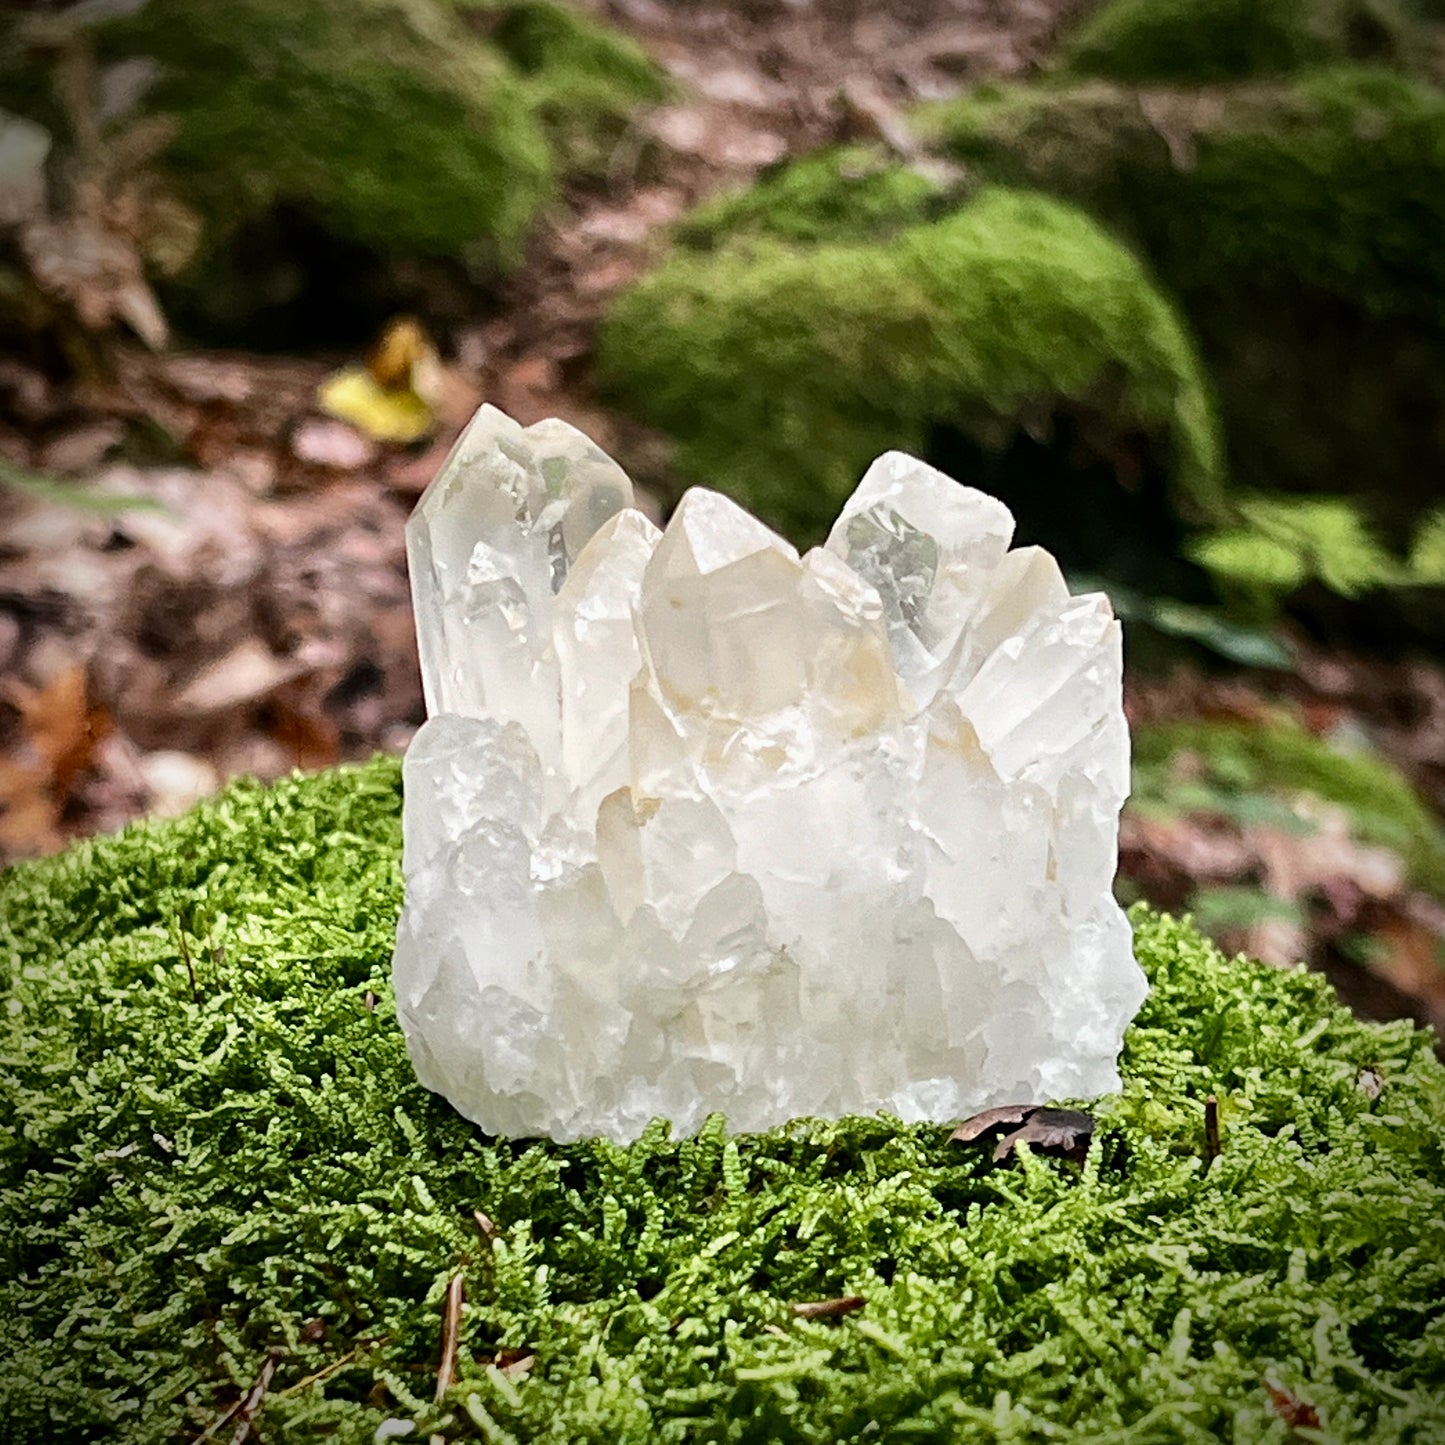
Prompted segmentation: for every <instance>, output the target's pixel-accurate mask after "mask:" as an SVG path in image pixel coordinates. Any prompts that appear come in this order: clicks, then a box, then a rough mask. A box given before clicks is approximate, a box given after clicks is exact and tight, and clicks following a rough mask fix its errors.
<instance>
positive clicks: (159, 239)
mask: <svg viewBox="0 0 1445 1445" xmlns="http://www.w3.org/2000/svg"><path fill="white" fill-rule="evenodd" d="M58 35H61V36H64V35H68V36H69V38H68V39H67V41H66V45H67V46H68V51H62V53H63V54H64V53H68V54H70V56H71V58H70V60H69V61H67V62H59V61H56V60H55V53H54V51H53V49H52V47H53V46H54V44H55V41H56V37H57V36H58ZM77 56H83V57H86V58H87V60H88V62H90V63H92V64H93V66H94V67H95V70H96V73H98V74H100V75H102V76H104V77H106V78H107V79H106V82H105V86H107V87H108V89H107V88H105V87H102V86H100V85H99V83H98V82H97V85H96V87H94V89H95V94H94V95H90V93H89V92H88V91H87V90H86V89H85V87H84V86H80V88H79V91H78V93H77V85H78V82H77V79H76V74H77V73H80V74H82V75H84V74H86V73H88V72H76V57H77ZM67 67H68V68H67ZM0 87H3V89H4V92H5V105H6V107H7V108H13V109H15V110H17V111H19V112H21V113H23V114H25V115H27V116H29V117H31V118H32V119H34V120H36V121H39V122H40V123H42V124H44V125H45V126H46V127H47V128H49V129H50V131H51V132H52V133H53V135H54V136H55V139H56V143H57V147H58V148H59V149H60V150H62V151H64V152H66V153H69V152H71V151H75V152H77V153H85V154H87V155H89V152H88V151H86V146H87V145H89V146H90V148H91V150H96V149H97V148H98V150H99V154H100V156H101V157H102V158H104V159H105V163H106V165H107V166H108V167H109V171H108V174H110V176H111V179H112V181H113V182H118V181H119V180H121V179H122V178H123V177H124V176H125V175H126V173H127V172H126V167H130V169H131V170H137V169H140V170H143V171H144V173H145V174H146V175H148V176H149V178H150V180H149V187H148V189H147V191H146V192H145V194H146V195H147V196H148V197H149V200H148V201H147V203H146V205H145V207H143V209H142V212H141V214H140V215H139V216H137V217H135V218H133V221H134V222H135V223H136V224H138V225H139V226H140V234H141V236H142V241H143V244H142V250H143V252H144V253H145V259H146V261H147V263H148V265H149V267H150V269H151V270H152V272H153V273H154V274H156V275H157V276H158V277H159V278H160V280H161V283H162V289H163V291H164V298H165V300H166V302H167V306H168V309H170V310H172V311H173V313H174V314H175V316H176V318H177V319H178V320H180V321H181V322H182V323H184V324H186V325H188V326H189V327H190V328H191V329H192V330H193V331H195V332H196V333H197V334H199V335H202V336H205V337H211V338H214V337H219V338H221V339H224V340H231V341H233V342H234V341H237V340H240V341H242V342H245V343H248V344H256V343H257V342H258V341H259V342H261V343H263V344H265V343H271V344H274V343H275V342H276V341H277V340H278V339H282V338H281V337H280V336H277V335H273V334H271V333H270V332H269V331H268V329H267V327H268V324H269V325H270V326H272V327H274V326H277V325H280V324H281V322H282V321H285V322H286V323H287V324H290V325H293V326H298V325H299V326H300V328H301V329H300V330H299V331H298V332H297V333H296V334H295V335H294V336H290V337H286V339H290V340H292V341H293V342H294V343H295V344H298V345H302V346H306V347H315V346H316V345H317V344H318V342H324V341H325V340H326V339H328V338H327V336H326V335H325V329H326V328H327V327H328V326H329V325H333V324H338V323H337V321H336V319H335V318H333V317H332V316H331V315H330V314H329V313H330V311H331V310H332V308H335V309H336V310H338V311H339V312H340V313H341V314H342V316H343V317H344V314H345V311H346V310H347V308H348V307H349V308H350V309H352V310H353V311H360V312H363V313H368V312H369V310H371V309H374V308H375V307H377V306H380V305H383V303H385V302H387V301H389V302H390V303H391V304H393V305H394V304H395V303H396V302H397V300H399V299H402V298H403V296H404V294H405V289H406V285H407V284H408V282H407V278H411V281H410V283H409V284H411V285H412V286H413V287H415V288H416V289H420V283H419V282H418V281H417V280H416V277H417V275H418V274H421V275H422V276H426V275H429V274H430V271H429V269H428V268H430V270H439V269H440V263H442V262H447V263H450V264H451V266H452V270H453V271H457V270H463V271H465V273H466V275H467V276H468V277H469V278H473V279H475V280H479V281H480V280H487V279H491V278H494V277H495V276H496V274H497V273H498V272H499V271H501V270H504V269H506V268H508V267H510V266H511V265H512V264H514V263H515V262H516V261H517V260H519V259H520V257H521V254H522V250H523V247H524V245H525V242H526V240H527V237H528V236H529V235H530V234H531V232H532V230H533V228H534V226H535V225H536V224H537V222H538V218H539V215H540V213H541V212H542V210H543V208H544V207H545V206H547V205H548V204H549V203H550V202H553V201H555V199H556V196H557V192H558V189H559V182H560V181H561V180H563V179H564V178H565V179H569V180H576V179H578V178H579V177H589V176H594V175H595V173H596V172H597V169H598V167H599V166H600V165H602V164H603V163H604V162H605V160H606V157H607V156H608V155H610V153H611V149H612V147H613V146H615V144H616V142H617V140H618V138H619V136H620V135H621V133H622V131H623V130H624V129H625V126H626V123H627V120H628V117H629V114H630V112H631V111H632V110H633V109H634V108H635V107H636V106H638V105H639V104H642V103H645V102H648V101H656V100H659V99H661V98H662V97H663V96H664V95H665V94H666V91H667V87H666V83H665V81H664V79H663V77H662V75H661V73H660V72H659V71H658V70H657V68H656V67H655V66H654V65H653V64H652V63H651V62H650V61H649V60H648V59H647V58H646V57H645V56H644V54H643V53H642V51H641V50H640V49H639V48H638V47H637V46H635V45H634V44H632V43H631V42H630V41H628V40H627V39H626V38H625V37H624V36H622V35H620V34H618V33H617V32H615V31H613V30H611V29H609V28H608V27H606V26H604V25H602V24H601V23H599V22H597V21H594V20H591V19H589V18H588V17H587V16H586V15H584V14H582V13H580V12H578V11H576V10H573V9H572V8H570V7H569V6H567V5H566V4H562V3H554V0H227V3H226V4H225V5H221V6H214V5H208V4H204V3H198V0H147V3H146V4H144V5H142V6H133V5H131V6H116V7H105V6H103V7H98V8H97V7H92V8H91V9H90V10H88V11H87V12H86V13H83V14H79V13H77V14H75V15H74V17H73V18H69V19H68V20H67V22H65V23H64V24H62V23H60V22H54V23H52V24H51V25H50V26H49V27H48V28H47V27H46V26H45V25H44V24H43V23H42V22H41V21H37V20H35V18H34V17H24V16H22V17H19V18H17V19H14V20H12V21H10V22H0ZM67 87H68V88H67ZM112 92H114V93H112ZM91 130H94V132H95V135H94V136H93V137H92V138H91V139H90V140H88V141H87V136H88V135H89V134H90V131H91ZM136 153H139V155H140V160H141V162H143V165H138V163H137V162H136V161H135V160H134V159H133V158H132V159H127V157H133V156H134V154H136ZM90 159H91V163H92V164H94V163H95V161H94V157H93V156H92V157H91V158H90ZM157 191H159V192H160V193H161V194H162V195H163V196H164V198H165V206H164V209H162V208H161V206H160V204H159V202H158V201H157V200H156V198H155V193H156V192H157ZM167 217H169V218H170V219H169V223H168V224H166V225H162V224H161V222H163V221H165V220H166V218H167ZM152 233H154V234H152ZM147 237H149V238H150V239H149V240H147ZM445 274H446V275H448V276H450V275H451V274H452V272H446V273H445ZM436 284H438V285H439V284H440V283H439V282H438V283H436ZM459 284H460V283H459V282H455V283H454V289H455V286H456V285H459ZM388 287H389V289H388ZM372 290H376V291H378V292H379V293H380V294H378V295H376V296H372V295H371V294H370V292H371V291H372ZM442 294H446V293H445V292H443V293H442ZM464 294H465V293H464ZM456 304H457V305H462V304H463V303H462V302H460V301H458V302H456ZM288 308H289V309H288ZM298 308H299V309H300V310H301V313H302V314H301V316H300V317H299V318H298V317H297V316H295V315H294V314H293V312H294V311H295V310H296V309H298ZM383 314H384V310H383ZM352 324H353V325H355V323H354V322H353V323H352ZM318 331H319V332H321V333H322V334H320V335H318Z"/></svg>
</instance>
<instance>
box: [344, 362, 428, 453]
mask: <svg viewBox="0 0 1445 1445" xmlns="http://www.w3.org/2000/svg"><path fill="white" fill-rule="evenodd" d="M316 400H317V402H318V403H319V404H320V406H321V409H322V410H323V411H325V412H327V413H329V414H330V415H331V416H335V417H340V418H341V420H342V421H346V422H350V423H351V425H352V426H354V427H355V428H356V429H357V430H358V431H360V432H363V433H365V434H366V435H367V436H369V437H370V438H371V439H372V440H373V441H379V442H414V441H416V440H417V439H418V438H420V437H424V436H425V435H426V434H427V433H428V432H429V431H431V429H432V427H434V426H435V425H436V416H435V415H434V413H433V412H432V409H431V407H430V406H428V405H427V403H426V402H425V401H423V400H422V398H421V397H420V396H418V395H417V394H416V392H415V391H414V390H413V389H412V388H411V386H410V385H406V386H401V387H394V388H393V387H384V386H380V385H378V383H377V381H376V378H375V377H373V376H372V374H371V372H370V371H368V370H367V369H366V367H364V366H349V367H346V368H345V369H344V370H342V371H338V372H336V373H335V374H334V375H332V376H329V377H327V378H326V380H325V381H323V382H322V383H321V385H320V386H319V387H318V388H317V391H316Z"/></svg>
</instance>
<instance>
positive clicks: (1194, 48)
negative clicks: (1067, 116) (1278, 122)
mask: <svg viewBox="0 0 1445 1445" xmlns="http://www.w3.org/2000/svg"><path fill="white" fill-rule="evenodd" d="M1410 28H1411V27H1410V24H1409V21H1408V18H1407V16H1406V14H1405V13H1404V12H1403V11H1402V10H1401V9H1399V8H1397V7H1396V6H1395V5H1394V4H1392V3H1390V0H1108V3H1107V4H1105V5H1102V6H1101V7H1100V8H1099V9H1097V10H1095V11H1093V12H1091V13H1090V14H1089V15H1088V16H1087V18H1086V19H1085V20H1084V21H1083V23H1082V24H1081V25H1079V26H1078V27H1077V28H1076V29H1075V30H1074V31H1073V33H1072V34H1070V35H1069V36H1068V37H1067V38H1066V40H1065V42H1064V64H1065V67H1066V68H1067V69H1070V70H1073V71H1075V72H1077V73H1079V74H1085V75H1099V76H1104V77H1106V78H1107V79H1110V80H1123V81H1145V82H1148V81H1175V82H1183V83H1186V84H1189V83H1205V84H1207V83H1211V82H1215V81H1221V80H1246V79H1250V78H1254V77H1259V76H1266V75H1276V74H1280V73H1283V72H1285V71H1290V70H1298V69H1300V68H1302V67H1304V66H1308V65H1318V64H1322V63H1326V62H1329V61H1337V60H1399V59H1403V58H1405V57H1406V56H1408V55H1409V54H1410V52H1411V50H1412V48H1413V46H1412V41H1411V36H1410Z"/></svg>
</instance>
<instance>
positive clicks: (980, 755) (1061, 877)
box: [394, 407, 1145, 1141]
mask: <svg viewBox="0 0 1445 1445" xmlns="http://www.w3.org/2000/svg"><path fill="white" fill-rule="evenodd" d="M631 503H632V488H631V484H630V483H629V481H628V479H627V477H626V476H625V475H624V474H623V472H622V470H621V469H620V468H619V467H618V466H617V465H616V463H615V462H613V461H612V460H611V458H609V457H608V456H606V455H605V454H604V453H603V452H602V451H601V450H599V449H598V448H597V447H596V446H595V445H594V444H593V443H592V442H591V441H590V440H589V439H588V438H587V437H585V436H583V435H582V434H581V433H580V432H578V431H576V430H575V429H573V428H572V427H570V426H567V425H566V424H565V423H563V422H559V421H546V422H540V423H538V424H537V425H536V426H532V427H528V428H525V429H524V428H523V427H521V426H519V425H518V424H517V423H516V422H514V421H513V420H511V419H510V418H509V417H507V416H505V415H504V414H503V413H501V412H499V411H497V410H495V409H494V408H492V407H483V408H482V409H481V411H480V412H478V414H477V416H476V418H475V419H474V420H473V421H472V423H471V425H470V426H469V427H468V429H467V430H466V432H464V433H463V435H462V437H461V439H460V440H459V441H458V443H457V445H456V447H455V449H454V450H453V452H452V454H451V456H450V457H449V458H448V460H447V462H446V464H445V465H444V466H443V468H442V470H441V471H440V473H439V474H438V476H437V478H436V480H435V481H434V482H433V483H432V484H431V486H430V487H429V488H428V489H427V491H426V493H425V495H424V496H423V497H422V499H421V501H420V502H419V504H418V506H417V509H416V512H415V513H414V515H413V517H412V519H411V522H410V523H409V524H408V528H407V551H408V560H409V564H410V567H411V576H412V589H413V597H414V601H415V607H416V619H417V635H418V644H419V648H420V653H421V661H422V672H423V679H424V682H425V687H426V699H427V708H428V712H429V714H430V716H429V720H428V722H427V723H426V725H425V726H424V727H423V728H422V729H421V731H420V732H419V733H418V734H417V736H416V738H415V740H414V741H413V743H412V745H411V747H410V749H409V750H408V753H407V758H406V767H405V786H406V801H405V871H406V905H405V909H404V911H403V914H402V919H401V924H400V927H399V929H398V935H397V947H396V957H395V965H394V973H395V982H396V994H397V1005H398V1011H399V1014H400V1017H401V1022H402V1026H403V1028H404V1030H405V1032H406V1037H407V1042H408V1046H409V1049H410V1052H411V1056H412V1059H413V1061H414V1062H415V1064H416V1068H417V1072H418V1074H419V1076H420V1078H421V1080H422V1082H423V1083H425V1084H426V1085H427V1086H428V1087H430V1088H432V1089H435V1090H437V1091H438V1092H439V1093H442V1094H444V1095H445V1096H446V1097H447V1098H448V1099H450V1100H451V1102H452V1103H453V1104H454V1105H455V1106H456V1107H457V1108H458V1109H459V1110H460V1111H461V1112H462V1113H463V1114H465V1115H466V1116H467V1117H468V1118H470V1119H472V1120H474V1121H475V1122H476V1123H478V1124H479V1125H481V1126H482V1127H483V1128H484V1129H486V1130H488V1131H489V1132H492V1133H496V1134H507V1135H537V1134H540V1135H548V1136H550V1137H552V1138H554V1139H561V1140H565V1139H575V1138H580V1137H585V1136H590V1135H599V1134H600V1135H605V1136H607V1137H609V1138H612V1139H616V1140H619V1141H626V1140H630V1139H633V1138H635V1137H636V1136H637V1135H638V1134H639V1133H640V1132H641V1130H642V1129H643V1127H644V1126H645V1125H646V1124H647V1122H648V1121H649V1120H650V1119H652V1118H654V1117H663V1118H666V1119H669V1120H671V1121H672V1123H673V1124H674V1126H675V1127H676V1128H677V1129H679V1130H682V1131H687V1130H692V1129H694V1128H696V1127H697V1125H698V1124H700V1123H701V1121H702V1119H703V1118H704V1117H705V1116H706V1115H707V1114H709V1113H711V1112H712V1111H714V1110H720V1111H722V1112H723V1113H725V1114H726V1115H727V1116H728V1120H729V1122H730V1124H731V1125H732V1127H734V1128H736V1129H764V1128H769V1127H771V1126H774V1125H776V1124H779V1123H781V1122H783V1121H785V1120H787V1119H789V1118H793V1117H796V1116H801V1115H820V1116H827V1117H836V1116H839V1115H842V1114H846V1113H855V1112H868V1111H872V1110H876V1109H886V1110H888V1111H890V1112H893V1113H896V1114H898V1115H900V1116H901V1117H902V1118H904V1119H905V1120H917V1119H923V1118H934V1119H947V1118H952V1117H956V1116H958V1115H961V1114H964V1113H969V1112H972V1111H974V1110H977V1109H981V1108H985V1107H987V1106H989V1105H992V1104H998V1103H1004V1102H1022V1101H1033V1102H1044V1101H1046V1100H1049V1099H1052V1098H1059V1097H1087V1096H1092V1095H1095V1094H1099V1093H1102V1092H1104V1091H1106V1090H1109V1089H1111V1088H1113V1087H1115V1086H1116V1084H1117V1082H1118V1075H1117V1071H1116V1060H1117V1056H1118V1052H1119V1047H1120V1044H1121V1040H1122V1036H1123V1031H1124V1029H1125V1027H1126V1026H1127V1024H1128V1022H1129V1020H1130V1019H1131V1018H1132V1017H1133V1015H1134V1013H1135V1011H1136V1010H1137V1008H1138V1006H1139V1004H1140V1002H1141V1001H1142V999H1143V996H1144V992H1145V984H1144V979H1143V975H1142V973H1141V971H1140V969H1139V967H1138V965H1137V964H1136V963H1135V961H1134V957H1133V953H1132V945H1131V938H1130V931H1129V927H1128V924H1127V922H1126V920H1125V919H1124V916H1123V914H1122V913H1121V911H1120V909H1119V907H1118V905H1117V904H1116V903H1115V901H1114V898H1113V894H1112V883H1113V876H1114V870H1115V866H1116V858H1117V828H1118V815H1119V809H1120V807H1121V805H1122V803H1123V800H1124V797H1125V793H1126V791H1127V784H1128V733H1127V730H1126V727H1125V723H1124V716H1123V709H1122V703H1121V656H1120V636H1119V626H1118V623H1117V622H1116V621H1115V620H1114V618H1113V615H1112V613H1111V611H1110V608H1109V605H1108V601H1107V599H1106V598H1104V597H1103V596H1102V595H1098V594H1094V595H1090V596H1083V597H1073V596H1070V594H1069V591H1068V588H1067V587H1066V586H1065V584H1064V581H1063V578H1062V577H1061V575H1060V573H1059V569H1058V566H1057V565H1056V564H1055V562H1054V560H1053V559H1052V558H1051V557H1050V556H1049V555H1048V554H1047V553H1045V552H1042V551H1040V550H1039V549H1037V548H1019V549H1016V550H1013V551H1010V550H1009V541H1010V539H1011V536H1012V533H1013V519H1012V517H1011V516H1010V515H1009V513H1008V511H1007V509H1006V508H1005V507H1004V506H1003V505H1002V504H1001V503H999V502H997V501H995V500H994V499H993V498H990V497H987V496H985V495H984V494H983V493H981V492H977V491H974V490H972V489H970V488H967V487H963V486H960V485H959V484H958V483H956V482H954V481H952V480H951V479H950V478H948V477H946V476H944V475H943V474H942V473H940V472H937V471H935V470H933V469H932V468H930V467H928V466H926V465H924V464H923V463H922V462H919V461H917V460H915V459H914V458H912V457H908V456H904V455H902V454H901V453H897V452H890V453H888V454H887V455H885V456H883V457H880V458H879V459H878V461H876V462H875V463H874V464H873V466H872V467H870V468H869V470H868V473H867V475H866V476H865V477H864V478H863V481H862V483H861V484H860V485H859V487H858V490H857V491H856V492H855V493H854V494H853V496H852V498H851V499H850V500H849V501H848V503H847V505H846V506H845V507H844V509H843V512H842V515H841V516H840V517H839V519H838V522H837V524H836V525H835V527H834V528H833V531H832V534H831V535H830V536H829V538H828V541H827V543H826V545H825V546H824V547H822V548H819V549H815V550H814V551H812V552H809V553H808V554H807V555H806V556H803V557H800V556H799V555H798V553H797V552H796V551H795V550H794V549H793V548H792V547H791V546H789V545H788V544H787V543H786V542H785V541H783V540H782V538H780V537H778V536H776V535H775V534H774V533H772V532H771V531H769V530H768V528H766V527H765V526H763V524H762V523H760V522H758V521H757V520H756V519H755V518H753V517H752V516H750V515H749V514H748V513H747V512H745V511H743V510H742V509H741V508H739V507H738V506H736V505H735V504H734V503H732V502H730V501H728V500H727V499H726V498H724V497H722V496H719V495H717V494H716V493H712V492H708V491H703V490H700V489H699V490H694V491H691V492H689V493H688V494H687V495H686V496H685V497H684V498H683V500H682V502H681V503H680V505H679V507H678V509H677V512H676V514H675V515H674V517H673V518H672V521H671V522H670V524H669V525H668V528H667V530H666V532H665V533H663V532H659V531H658V530H657V528H656V527H654V526H653V525H652V524H651V523H650V522H649V521H648V520H647V519H646V518H645V517H644V516H643V515H642V514H641V513H640V512H637V511H635V510H633V509H632V506H631Z"/></svg>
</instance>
